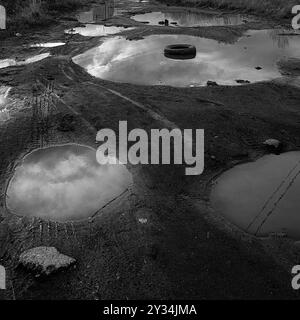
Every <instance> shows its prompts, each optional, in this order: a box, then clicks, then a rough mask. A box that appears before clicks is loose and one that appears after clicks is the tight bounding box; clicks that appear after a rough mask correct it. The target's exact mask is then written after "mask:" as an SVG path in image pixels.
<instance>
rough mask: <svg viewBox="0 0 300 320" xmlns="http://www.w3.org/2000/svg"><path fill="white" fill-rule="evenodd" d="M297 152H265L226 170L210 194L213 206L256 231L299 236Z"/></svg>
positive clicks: (299, 170)
mask: <svg viewBox="0 0 300 320" xmlns="http://www.w3.org/2000/svg"><path fill="white" fill-rule="evenodd" d="M299 191H300V152H288V153H284V154H281V155H279V156H276V155H268V156H265V157H263V158H261V159H259V160H257V161H255V162H252V163H247V164H242V165H239V166H236V167H235V168H233V169H231V170H229V171H227V172H225V173H224V174H223V175H221V176H220V178H219V179H218V180H217V181H216V184H215V186H214V187H213V190H212V194H211V202H212V205H213V207H214V208H215V209H216V210H217V211H218V212H220V213H221V214H223V215H224V216H225V217H226V218H227V219H228V220H230V221H231V222H232V223H234V224H235V225H237V226H239V227H240V228H241V229H243V230H245V231H247V232H249V233H251V234H255V235H259V236H266V235H269V234H271V233H275V234H278V233H283V234H287V235H288V236H290V237H292V238H297V239H300V199H299Z"/></svg>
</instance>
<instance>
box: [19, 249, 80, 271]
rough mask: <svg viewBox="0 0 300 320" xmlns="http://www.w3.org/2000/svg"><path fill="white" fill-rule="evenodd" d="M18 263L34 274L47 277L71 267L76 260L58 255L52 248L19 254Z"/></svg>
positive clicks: (31, 250)
mask: <svg viewBox="0 0 300 320" xmlns="http://www.w3.org/2000/svg"><path fill="white" fill-rule="evenodd" d="M19 262H20V264H22V265H23V266H24V267H25V268H27V269H29V270H31V271H34V272H35V273H39V274H43V275H49V274H51V273H53V272H55V271H58V270H60V269H63V268H67V267H69V266H71V265H72V264H74V263H75V262H76V260H75V259H73V258H71V257H68V256H66V255H64V254H61V253H59V252H58V250H57V249H56V248H54V247H36V248H32V249H29V250H26V251H24V252H23V253H21V255H20V257H19Z"/></svg>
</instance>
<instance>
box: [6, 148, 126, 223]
mask: <svg viewBox="0 0 300 320" xmlns="http://www.w3.org/2000/svg"><path fill="white" fill-rule="evenodd" d="M131 181H132V180H131V174H130V173H129V171H128V170H127V169H126V167H125V166H123V165H99V164H98V162H97V161H96V151H95V150H94V149H92V148H89V147H85V146H80V145H64V146H56V147H50V148H46V149H39V150H36V151H34V152H32V153H30V154H29V155H27V156H26V157H25V158H24V159H23V162H22V163H21V165H20V166H19V167H17V169H16V171H15V175H14V176H13V178H12V180H11V181H10V184H9V187H8V191H7V206H8V207H9V209H11V210H12V212H14V213H16V214H18V215H23V216H29V217H34V216H35V217H40V218H43V219H49V220H58V221H66V220H78V219H83V218H87V217H89V216H91V215H93V214H94V213H95V212H96V211H97V210H98V209H99V208H101V207H102V206H104V205H105V204H107V203H108V202H109V201H111V200H113V199H114V198H116V197H117V196H119V195H120V194H122V193H123V192H124V191H125V190H126V189H127V188H128V186H129V184H130V183H131Z"/></svg>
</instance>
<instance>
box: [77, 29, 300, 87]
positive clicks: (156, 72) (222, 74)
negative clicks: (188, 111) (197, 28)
mask: <svg viewBox="0 0 300 320" xmlns="http://www.w3.org/2000/svg"><path fill="white" fill-rule="evenodd" d="M279 32H280V30H262V31H261V30H260V31H251V32H248V33H247V34H246V35H245V36H244V37H242V38H240V39H239V41H237V42H236V43H234V44H224V43H219V42H217V41H215V40H210V39H205V38H199V37H194V36H187V35H151V36H148V37H146V38H144V39H141V40H138V41H129V40H126V39H125V38H123V37H115V38H111V39H106V40H105V41H104V42H103V43H102V44H101V45H100V46H98V47H96V48H93V49H90V50H88V51H86V52H85V53H83V54H81V55H78V56H76V57H74V58H73V61H74V62H75V63H77V64H78V65H80V66H82V67H83V68H85V69H86V70H87V72H89V73H90V74H91V75H93V76H95V77H99V78H101V79H105V80H111V81H115V82H128V83H133V84H142V85H170V86H175V87H186V86H204V85H206V84H207V81H215V82H217V83H218V84H222V85H240V84H243V83H249V82H256V81H263V80H271V79H274V78H278V77H281V73H280V71H279V68H278V65H277V62H278V61H279V60H281V59H287V58H290V57H298V56H300V42H299V41H298V39H296V38H297V37H295V36H294V37H292V36H291V37H289V36H280V35H278V33H279ZM176 43H187V44H192V45H194V46H195V47H196V49H197V55H196V57H195V58H194V59H190V60H184V61H183V60H174V59H169V58H167V57H165V56H164V48H165V47H166V46H167V45H169V44H176ZM136 75H138V77H137V76H136Z"/></svg>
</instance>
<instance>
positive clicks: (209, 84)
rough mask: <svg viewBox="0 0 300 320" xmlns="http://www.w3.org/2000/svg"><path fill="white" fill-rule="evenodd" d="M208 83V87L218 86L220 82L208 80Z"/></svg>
mask: <svg viewBox="0 0 300 320" xmlns="http://www.w3.org/2000/svg"><path fill="white" fill-rule="evenodd" d="M206 85H207V86H208V87H216V86H218V84H217V83H216V82H215V81H207V83H206Z"/></svg>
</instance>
